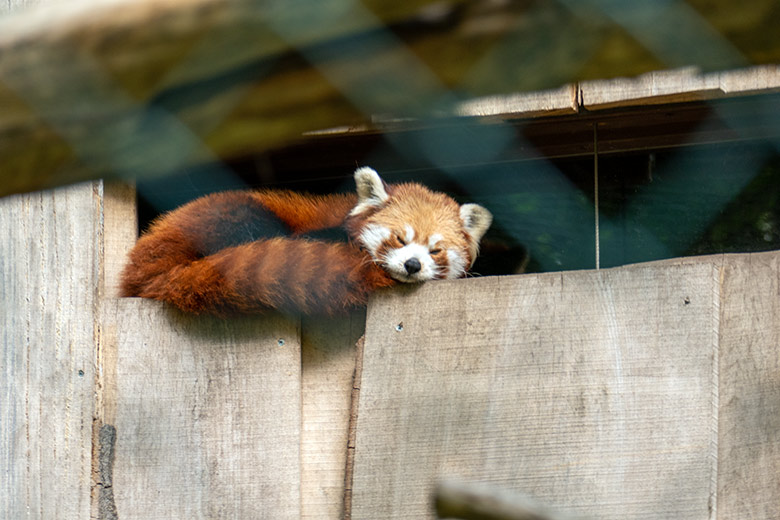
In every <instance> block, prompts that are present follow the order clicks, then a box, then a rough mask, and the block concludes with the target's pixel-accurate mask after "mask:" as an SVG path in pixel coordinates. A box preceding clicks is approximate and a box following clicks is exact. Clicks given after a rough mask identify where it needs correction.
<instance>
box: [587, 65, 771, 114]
mask: <svg viewBox="0 0 780 520" xmlns="http://www.w3.org/2000/svg"><path fill="white" fill-rule="evenodd" d="M579 91H580V103H581V105H582V107H583V108H587V109H588V110H596V109H604V108H613V107H617V106H625V105H629V104H632V105H637V104H662V103H680V102H685V101H695V100H708V99H717V98H722V97H726V96H738V95H749V94H755V93H769V92H777V91H780V66H777V65H765V66H761V67H752V68H748V69H742V70H732V71H723V72H713V73H709V74H701V73H700V72H698V71H697V70H696V69H692V68H689V69H681V70H669V71H659V72H649V73H647V74H643V75H641V76H639V77H636V78H617V79H611V80H592V81H584V82H582V83H581V84H580V85H579Z"/></svg>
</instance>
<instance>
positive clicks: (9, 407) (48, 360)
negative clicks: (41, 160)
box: [0, 183, 100, 519]
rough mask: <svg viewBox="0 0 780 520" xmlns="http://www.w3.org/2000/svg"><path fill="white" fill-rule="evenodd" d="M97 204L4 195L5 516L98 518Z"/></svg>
mask: <svg viewBox="0 0 780 520" xmlns="http://www.w3.org/2000/svg"><path fill="white" fill-rule="evenodd" d="M99 207H100V201H99V196H98V190H97V185H93V184H91V183H90V184H80V185H75V186H72V187H69V188H65V189H59V190H56V191H47V192H39V193H31V194H26V195H19V196H13V197H8V198H5V199H2V200H0V252H1V253H0V273H1V274H0V276H2V279H0V280H1V281H0V331H2V332H0V345H1V346H2V358H1V359H0V371H1V372H0V473H2V478H0V518H9V519H10V518H41V519H45V518H73V519H87V518H89V517H90V496H91V489H92V485H91V484H92V454H91V448H92V434H93V422H92V419H93V414H94V412H95V401H94V392H95V388H94V382H95V377H96V373H95V350H94V343H95V334H96V327H97V322H96V312H95V310H96V305H97V299H98V283H99V279H98V271H97V257H98V239H97V237H98V235H99V218H98V211H99Z"/></svg>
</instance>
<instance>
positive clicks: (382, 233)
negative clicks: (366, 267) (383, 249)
mask: <svg viewBox="0 0 780 520" xmlns="http://www.w3.org/2000/svg"><path fill="white" fill-rule="evenodd" d="M390 235H391V232H390V230H389V229H387V228H386V227H384V226H380V225H379V224H369V225H367V226H366V227H365V228H363V231H362V232H361V233H360V236H359V237H358V238H359V239H360V242H361V243H362V244H363V246H364V247H365V248H366V249H367V250H368V252H369V253H371V256H373V257H374V258H376V252H377V250H378V249H379V246H381V245H382V243H383V242H384V241H385V240H387V239H389V238H390Z"/></svg>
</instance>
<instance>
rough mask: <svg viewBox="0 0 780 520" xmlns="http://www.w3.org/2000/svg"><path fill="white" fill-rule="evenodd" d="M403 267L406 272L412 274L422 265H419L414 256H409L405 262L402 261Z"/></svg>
mask: <svg viewBox="0 0 780 520" xmlns="http://www.w3.org/2000/svg"><path fill="white" fill-rule="evenodd" d="M404 269H406V272H407V273H409V274H414V273H416V272H418V271H419V270H420V269H422V266H421V265H420V261H419V260H417V259H416V258H410V259H409V260H407V261H406V262H404Z"/></svg>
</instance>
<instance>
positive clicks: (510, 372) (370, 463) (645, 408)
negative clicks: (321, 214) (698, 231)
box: [352, 264, 719, 519]
mask: <svg viewBox="0 0 780 520" xmlns="http://www.w3.org/2000/svg"><path fill="white" fill-rule="evenodd" d="M717 273H718V271H717V269H716V268H715V267H713V266H712V265H706V264H705V265H701V264H700V265H686V266H665V267H663V268H661V267H653V266H649V267H632V268H620V269H614V270H603V271H595V272H568V273H560V274H543V275H533V276H521V277H497V278H482V279H470V280H465V281H463V280H461V281H455V282H441V283H433V284H426V285H425V286H423V287H421V288H409V289H408V290H406V291H394V292H388V293H387V294H384V295H382V296H381V297H379V298H376V299H375V300H374V301H373V302H372V304H371V305H370V306H369V311H368V321H367V324H366V346H365V360H364V365H363V375H362V383H361V391H360V408H359V412H358V429H357V446H356V450H355V469H354V489H353V500H352V511H353V518H433V512H432V510H431V492H432V489H433V486H434V483H435V481H436V479H437V478H439V477H459V478H464V479H467V480H470V481H483V482H490V483H492V484H495V485H499V486H502V487H506V488H508V489H514V490H516V491H519V492H522V493H525V494H529V495H531V496H533V497H535V498H536V499H538V500H540V501H542V502H544V503H546V504H549V505H550V507H554V508H560V509H564V510H570V511H572V512H573V513H577V514H583V515H590V516H593V517H598V518H605V519H609V518H681V519H684V518H691V519H702V518H707V517H708V516H709V512H708V511H709V509H708V508H709V502H710V500H711V498H712V497H714V494H715V491H716V490H715V485H714V478H715V473H714V472H715V457H716V453H715V450H716V444H717V442H716V437H715V435H716V432H717V420H716V417H717V415H716V413H717V408H715V407H716V406H717V403H716V401H715V400H714V396H715V395H716V393H715V392H716V390H717V388H716V384H717V375H716V374H717V366H716V363H717V339H718V334H717V325H718V318H719V315H718V296H719V295H718V278H717Z"/></svg>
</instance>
